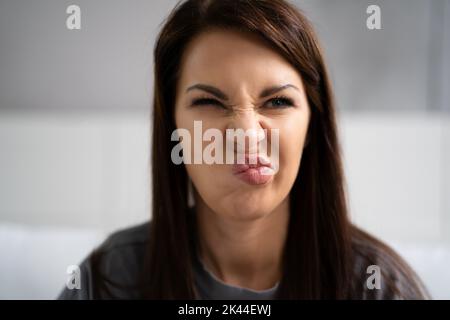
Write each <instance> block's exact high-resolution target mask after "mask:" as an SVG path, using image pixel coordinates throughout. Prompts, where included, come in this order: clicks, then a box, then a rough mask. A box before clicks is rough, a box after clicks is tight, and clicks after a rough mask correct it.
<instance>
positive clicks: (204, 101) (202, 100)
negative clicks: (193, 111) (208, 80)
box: [192, 98, 224, 108]
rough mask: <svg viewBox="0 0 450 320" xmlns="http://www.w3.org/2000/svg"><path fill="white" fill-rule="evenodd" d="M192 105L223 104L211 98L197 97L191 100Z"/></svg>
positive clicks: (219, 105)
mask: <svg viewBox="0 0 450 320" xmlns="http://www.w3.org/2000/svg"><path fill="white" fill-rule="evenodd" d="M192 105H193V106H218V107H221V108H224V106H223V104H222V103H221V102H220V101H218V100H217V99H213V98H197V99H194V100H193V101H192Z"/></svg>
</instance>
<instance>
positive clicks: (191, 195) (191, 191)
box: [187, 178, 195, 208]
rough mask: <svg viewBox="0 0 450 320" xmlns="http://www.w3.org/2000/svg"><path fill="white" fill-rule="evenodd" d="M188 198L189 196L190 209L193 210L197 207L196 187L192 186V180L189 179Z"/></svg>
mask: <svg viewBox="0 0 450 320" xmlns="http://www.w3.org/2000/svg"><path fill="white" fill-rule="evenodd" d="M187 193H188V194H187V196H188V207H189V208H192V207H194V206H195V198H194V186H193V184H192V180H191V178H188V185H187Z"/></svg>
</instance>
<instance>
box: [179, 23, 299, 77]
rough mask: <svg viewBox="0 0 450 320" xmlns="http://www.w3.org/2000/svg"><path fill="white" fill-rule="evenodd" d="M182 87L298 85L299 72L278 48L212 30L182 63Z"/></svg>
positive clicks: (193, 44)
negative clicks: (203, 85)
mask: <svg viewBox="0 0 450 320" xmlns="http://www.w3.org/2000/svg"><path fill="white" fill-rule="evenodd" d="M180 68H181V70H180V71H181V77H180V84H181V85H182V86H183V85H189V83H192V82H205V81H208V82H210V83H212V84H216V85H221V84H222V85H223V84H224V82H230V81H231V82H234V84H235V85H238V84H239V83H247V82H249V83H253V84H261V85H267V84H271V83H274V82H275V83H276V82H294V83H297V85H299V86H301V78H300V75H299V73H298V72H297V70H296V69H295V68H294V67H293V66H292V65H291V64H290V63H289V62H288V61H287V60H286V59H284V57H283V56H281V55H280V54H279V53H278V52H277V51H276V50H274V48H271V47H270V46H269V45H268V44H266V43H265V42H263V41H262V40H261V39H259V38H257V37H256V36H254V35H251V34H246V33H241V32H237V31H230V30H209V31H205V32H203V33H201V34H200V35H198V36H196V37H195V38H194V39H193V40H192V41H191V42H190V43H189V45H188V46H187V48H186V50H185V52H184V53H183V59H182V61H181V66H180Z"/></svg>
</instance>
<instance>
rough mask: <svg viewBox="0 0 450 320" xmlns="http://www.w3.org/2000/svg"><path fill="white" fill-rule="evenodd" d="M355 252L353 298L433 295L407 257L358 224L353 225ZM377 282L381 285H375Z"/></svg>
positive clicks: (413, 297) (426, 296) (408, 297)
mask: <svg viewBox="0 0 450 320" xmlns="http://www.w3.org/2000/svg"><path fill="white" fill-rule="evenodd" d="M352 254H353V281H352V283H351V288H352V289H351V298H354V299H407V300H410V299H429V298H430V296H429V293H428V292H427V290H426V288H425V286H424V285H423V283H422V281H421V280H420V278H419V277H418V276H417V274H416V273H415V272H414V270H413V269H412V268H411V267H410V266H409V265H408V264H407V263H406V262H405V260H403V258H401V257H400V256H399V255H398V254H397V253H396V252H395V251H394V250H393V249H392V248H390V247H389V246H388V245H386V244H385V243H383V242H382V241H380V240H378V239H376V238H375V237H373V236H371V235H370V234H368V233H366V232H364V231H362V230H361V229H358V228H357V227H353V228H352ZM377 277H378V278H377ZM376 282H378V284H379V286H378V285H377V286H373V285H374V284H375V283H376ZM371 284H372V285H371Z"/></svg>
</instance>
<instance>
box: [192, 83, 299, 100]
mask: <svg viewBox="0 0 450 320" xmlns="http://www.w3.org/2000/svg"><path fill="white" fill-rule="evenodd" d="M287 88H293V89H295V90H298V91H300V90H299V89H298V88H297V87H296V86H294V85H293V84H290V83H288V84H285V85H282V86H272V87H269V88H266V89H264V90H263V91H261V93H260V94H259V97H260V98H265V97H268V96H270V95H272V94H275V93H277V92H280V91H282V90H285V89H287ZM195 89H197V90H202V91H206V92H208V93H210V94H212V95H214V96H216V97H217V98H219V99H221V100H224V101H227V100H228V96H227V95H226V94H225V93H224V92H222V91H221V90H220V89H219V88H216V87H214V86H211V85H207V84H201V83H197V84H194V85H192V86H190V87H189V88H187V89H186V92H189V91H191V90H195Z"/></svg>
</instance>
